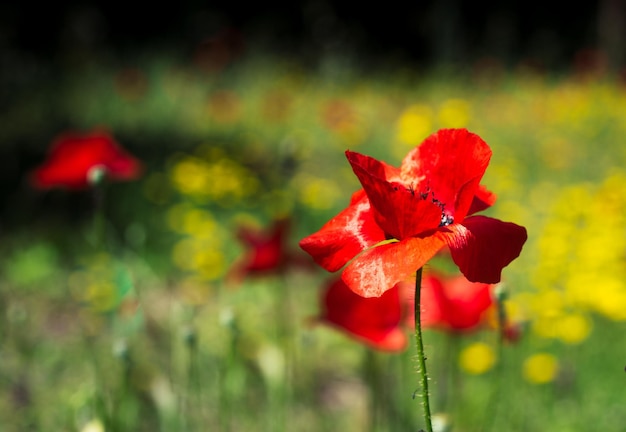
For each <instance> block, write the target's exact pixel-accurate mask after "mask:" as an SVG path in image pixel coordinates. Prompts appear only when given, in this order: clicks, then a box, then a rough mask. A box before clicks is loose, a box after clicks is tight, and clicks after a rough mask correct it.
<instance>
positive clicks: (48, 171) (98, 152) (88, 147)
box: [32, 131, 141, 189]
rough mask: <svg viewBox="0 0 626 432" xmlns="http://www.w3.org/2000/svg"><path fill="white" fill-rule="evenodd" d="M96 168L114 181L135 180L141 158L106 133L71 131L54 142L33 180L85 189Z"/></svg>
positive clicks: (42, 185)
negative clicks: (135, 156) (81, 133)
mask: <svg viewBox="0 0 626 432" xmlns="http://www.w3.org/2000/svg"><path fill="white" fill-rule="evenodd" d="M96 167H100V168H102V169H103V170H104V172H105V175H106V177H107V178H109V179H113V180H132V179H135V178H137V177H138V176H139V174H140V171H141V165H140V163H139V161H138V160H137V159H135V158H134V157H132V156H131V155H130V154H128V153H127V152H126V151H125V150H124V149H122V148H121V147H120V146H119V144H118V143H117V142H116V141H115V140H114V139H113V138H112V137H111V136H110V135H109V134H107V133H106V132H102V131H94V132H92V133H90V134H86V135H79V134H74V133H69V134H64V135H61V136H60V137H58V138H57V139H56V140H55V141H54V142H53V143H52V146H51V148H50V152H49V154H48V159H47V160H46V161H45V162H44V163H43V164H42V165H41V166H40V167H39V168H37V169H36V170H35V171H34V172H33V174H32V182H33V184H34V186H35V187H37V188H42V189H45V188H51V187H64V188H69V189H83V188H86V187H88V186H89V175H90V172H92V170H93V169H94V168H96Z"/></svg>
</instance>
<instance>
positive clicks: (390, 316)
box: [318, 278, 407, 351]
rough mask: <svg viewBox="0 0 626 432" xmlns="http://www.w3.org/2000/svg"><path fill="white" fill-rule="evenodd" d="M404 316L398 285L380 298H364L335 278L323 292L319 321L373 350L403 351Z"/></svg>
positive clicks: (404, 340)
mask: <svg viewBox="0 0 626 432" xmlns="http://www.w3.org/2000/svg"><path fill="white" fill-rule="evenodd" d="M403 317H404V310H403V307H402V303H401V301H400V290H399V287H398V286H394V287H393V288H391V289H389V290H387V291H386V292H385V293H383V294H382V295H381V296H380V297H373V298H365V297H362V296H360V295H358V294H356V293H354V292H353V291H352V290H350V288H348V287H347V286H346V284H345V283H344V282H343V281H342V280H341V278H337V279H335V280H334V281H332V282H331V283H329V285H328V287H327V289H326V290H325V292H324V295H323V298H322V313H321V315H320V317H319V318H318V320H319V321H320V322H323V323H326V324H329V325H331V326H333V327H335V328H337V329H339V330H341V331H343V332H345V333H347V334H348V335H350V336H351V337H353V338H355V339H357V340H359V341H361V342H364V343H365V344H367V345H369V346H371V347H373V348H376V349H380V350H384V351H402V350H403V349H404V348H405V347H406V345H407V336H406V334H405V331H404V328H403V324H404V323H403Z"/></svg>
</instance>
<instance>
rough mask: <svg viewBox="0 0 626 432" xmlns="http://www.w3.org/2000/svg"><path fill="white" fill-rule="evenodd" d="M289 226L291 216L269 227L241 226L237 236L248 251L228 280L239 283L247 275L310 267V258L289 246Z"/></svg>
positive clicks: (237, 262) (232, 270)
mask: <svg viewBox="0 0 626 432" xmlns="http://www.w3.org/2000/svg"><path fill="white" fill-rule="evenodd" d="M290 226H291V221H290V220H289V219H277V220H275V221H274V222H273V223H272V225H271V226H270V227H269V228H267V229H259V228H256V227H255V228H252V227H250V226H241V227H239V229H238V231H237V238H238V239H239V241H240V242H241V244H242V245H243V246H244V248H245V250H244V253H243V255H242V256H241V258H240V259H238V260H237V261H236V262H235V264H234V265H233V266H232V268H231V270H230V272H229V275H228V277H227V279H228V280H229V281H230V282H239V281H241V279H243V278H244V277H246V276H259V275H264V274H271V273H281V272H282V271H284V270H285V269H286V268H287V266H303V267H307V266H310V265H311V264H309V261H306V262H305V261H304V260H302V259H301V258H302V257H299V256H298V255H297V254H296V253H294V252H293V251H291V250H290V249H289V247H288V244H287V240H288V236H289V229H290ZM304 258H306V256H305V257H304Z"/></svg>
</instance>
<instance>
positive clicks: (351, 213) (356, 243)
mask: <svg viewBox="0 0 626 432" xmlns="http://www.w3.org/2000/svg"><path fill="white" fill-rule="evenodd" d="M346 156H347V158H348V161H349V162H350V164H351V165H352V169H353V171H354V173H355V174H356V176H357V177H358V179H359V181H360V182H361V185H362V186H363V189H362V190H359V191H357V192H356V193H354V194H353V196H352V200H351V202H350V205H349V206H348V207H347V208H346V209H344V210H343V211H342V212H340V213H339V214H338V215H337V216H335V217H334V218H333V219H331V220H330V221H329V222H327V223H326V224H325V225H324V226H323V227H322V228H321V229H320V230H319V231H318V232H316V233H314V234H312V235H310V236H308V237H305V238H304V239H302V240H301V241H300V246H301V247H302V249H304V250H305V251H306V252H308V253H309V254H310V255H311V256H312V257H313V259H314V260H315V262H317V263H318V264H319V265H321V266H322V267H324V268H325V269H326V270H328V271H332V272H334V271H337V270H339V269H341V268H342V267H344V266H346V267H345V269H344V270H343V273H342V278H343V280H344V282H345V283H346V284H347V285H348V286H349V287H350V289H352V290H353V291H354V292H356V293H357V294H359V295H362V296H364V297H375V296H380V295H381V294H383V293H384V292H385V291H387V290H388V289H391V288H392V287H393V286H394V285H395V284H397V283H398V282H400V281H403V280H406V279H407V278H408V277H409V276H410V275H411V274H413V273H415V271H417V270H418V269H419V268H421V267H423V266H424V264H425V263H426V262H427V261H428V260H429V259H430V258H432V257H433V256H434V255H435V254H436V253H437V252H438V251H439V250H440V249H441V248H443V247H444V246H446V245H447V246H448V247H449V248H450V251H451V255H452V258H453V260H454V262H455V263H456V264H457V266H458V267H459V268H460V270H461V272H462V273H463V274H464V275H465V276H466V277H467V278H468V279H469V280H470V281H474V282H483V283H496V282H498V281H500V277H501V271H502V269H503V268H504V267H505V266H507V265H508V264H509V263H510V262H511V261H513V260H514V259H515V258H516V257H517V256H519V254H520V252H521V249H522V246H523V244H524V243H525V241H526V238H527V234H526V229H525V228H524V227H521V226H518V225H515V224H513V223H507V222H502V221H500V220H498V219H493V218H490V217H487V216H471V215H472V214H473V213H474V212H477V211H480V210H483V209H485V208H487V207H489V206H490V205H492V204H493V203H494V202H495V195H494V194H493V193H491V192H489V191H488V190H487V189H486V188H484V187H483V186H481V185H480V181H481V179H482V177H483V174H484V172H485V170H486V169H487V165H488V164H489V159H490V158H491V149H490V148H489V146H488V145H487V144H486V143H485V142H484V141H483V140H482V139H481V138H480V137H479V136H478V135H475V134H473V133H470V132H468V131H467V130H465V129H442V130H440V131H438V132H436V133H435V134H433V135H431V136H430V137H428V138H427V139H426V140H425V141H424V142H423V143H422V144H421V145H420V146H418V147H416V148H415V149H413V150H412V151H410V152H409V154H408V155H407V156H406V157H405V158H404V160H403V161H402V165H401V166H400V168H396V167H393V166H391V165H388V164H386V163H385V162H382V161H378V160H376V159H373V158H371V157H369V156H365V155H362V154H359V153H355V152H351V151H346Z"/></svg>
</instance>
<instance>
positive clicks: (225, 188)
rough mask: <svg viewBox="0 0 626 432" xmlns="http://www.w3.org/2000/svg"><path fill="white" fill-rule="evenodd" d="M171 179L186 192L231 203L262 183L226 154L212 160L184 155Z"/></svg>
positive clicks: (202, 197) (195, 196)
mask: <svg viewBox="0 0 626 432" xmlns="http://www.w3.org/2000/svg"><path fill="white" fill-rule="evenodd" d="M170 178H171V181H172V183H173V185H174V187H175V188H176V189H177V190H178V191H179V192H181V193H182V194H184V195H190V196H192V197H194V198H199V199H210V200H214V201H216V202H217V203H218V204H227V205H228V204H231V203H233V202H237V201H239V200H241V199H242V198H245V197H249V196H251V195H253V194H254V193H256V191H257V189H258V186H259V182H258V180H257V178H256V177H254V176H253V175H252V173H251V172H250V171H249V170H248V169H247V168H245V167H244V166H242V165H241V164H239V163H237V162H235V161H233V160H231V159H228V158H226V157H221V158H219V159H217V160H215V161H211V162H209V161H206V160H204V159H201V158H198V157H195V156H184V157H182V158H181V159H180V160H179V161H177V162H176V164H175V165H174V167H173V168H172V170H171V173H170Z"/></svg>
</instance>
